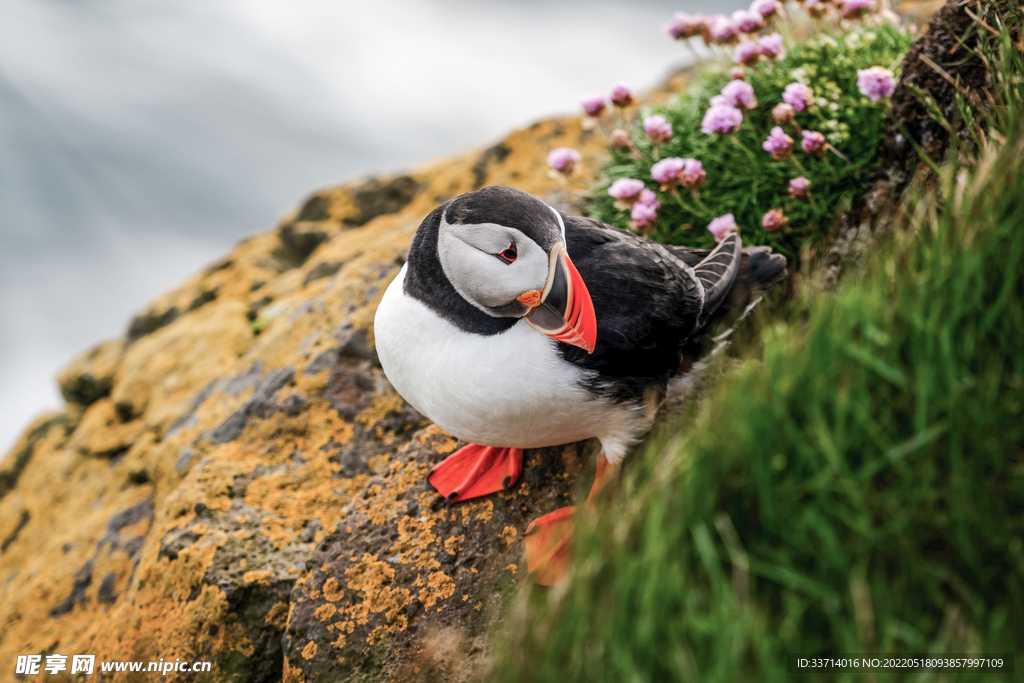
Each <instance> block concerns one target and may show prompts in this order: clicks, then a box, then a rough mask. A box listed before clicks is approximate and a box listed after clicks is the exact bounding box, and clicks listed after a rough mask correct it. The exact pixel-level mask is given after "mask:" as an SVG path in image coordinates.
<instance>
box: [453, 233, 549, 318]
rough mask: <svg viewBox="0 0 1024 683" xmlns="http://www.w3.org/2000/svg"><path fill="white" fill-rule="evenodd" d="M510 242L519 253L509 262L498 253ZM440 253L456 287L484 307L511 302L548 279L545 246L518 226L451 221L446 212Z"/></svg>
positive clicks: (470, 301)
mask: <svg viewBox="0 0 1024 683" xmlns="http://www.w3.org/2000/svg"><path fill="white" fill-rule="evenodd" d="M512 242H515V245H516V250H517V252H518V255H517V257H516V260H515V261H514V262H513V263H506V262H505V261H502V260H501V259H500V258H498V257H497V254H498V253H500V252H501V251H503V250H505V249H507V248H508V247H509V245H510V244H511V243H512ZM437 255H438V260H439V261H440V262H441V268H442V269H443V270H444V274H445V275H446V276H447V277H448V281H449V282H451V283H452V286H453V287H454V288H455V291H457V292H458V293H459V294H460V295H461V296H462V298H464V299H465V300H466V301H468V302H469V303H471V304H472V305H473V306H475V307H477V308H479V309H480V310H482V311H484V312H485V313H491V311H489V310H488V309H489V308H496V307H500V306H505V305H508V304H509V303H512V302H513V301H515V299H516V297H518V296H519V295H520V294H522V293H523V292H528V291H530V290H531V289H536V290H541V289H543V288H544V285H545V283H546V281H547V276H548V258H547V255H546V254H545V253H544V250H543V249H541V248H540V247H539V246H538V245H537V244H536V243H535V242H534V241H533V240H531V239H530V238H529V237H527V236H526V235H525V234H523V233H522V232H520V231H519V230H516V229H514V228H509V227H506V226H502V225H496V224H493V223H485V224H479V225H449V224H448V223H447V222H446V221H445V220H444V218H443V217H442V220H441V226H440V230H439V231H438V244H437ZM491 314H493V313H491Z"/></svg>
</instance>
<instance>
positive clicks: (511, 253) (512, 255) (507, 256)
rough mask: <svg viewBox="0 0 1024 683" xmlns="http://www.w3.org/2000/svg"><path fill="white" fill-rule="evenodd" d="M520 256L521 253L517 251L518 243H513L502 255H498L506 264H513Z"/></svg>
mask: <svg viewBox="0 0 1024 683" xmlns="http://www.w3.org/2000/svg"><path fill="white" fill-rule="evenodd" d="M518 256H519V252H517V251H516V243H515V242H512V243H511V244H509V245H508V246H507V247H506V248H505V251H503V252H501V253H500V254H498V258H500V259H501V260H502V261H504V262H505V263H512V262H513V261H515V260H516V258H517V257H518Z"/></svg>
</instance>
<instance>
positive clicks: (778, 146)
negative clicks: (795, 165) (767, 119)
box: [761, 126, 793, 161]
mask: <svg viewBox="0 0 1024 683" xmlns="http://www.w3.org/2000/svg"><path fill="white" fill-rule="evenodd" d="M761 148H762V149H763V150H764V151H766V152H769V153H771V155H772V159H775V160H776V161H778V160H780V159H788V158H790V157H791V156H793V138H791V137H789V136H788V135H786V132H785V131H784V130H782V128H780V127H779V126H775V127H774V128H772V132H771V133H770V134H769V135H768V139H767V140H765V141H764V143H763V144H762V145H761Z"/></svg>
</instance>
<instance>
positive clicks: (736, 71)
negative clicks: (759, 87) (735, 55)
mask: <svg viewBox="0 0 1024 683" xmlns="http://www.w3.org/2000/svg"><path fill="white" fill-rule="evenodd" d="M729 80H730V81H745V80H747V71H746V69H744V68H743V67H742V66H734V67H732V68H731V69H729Z"/></svg>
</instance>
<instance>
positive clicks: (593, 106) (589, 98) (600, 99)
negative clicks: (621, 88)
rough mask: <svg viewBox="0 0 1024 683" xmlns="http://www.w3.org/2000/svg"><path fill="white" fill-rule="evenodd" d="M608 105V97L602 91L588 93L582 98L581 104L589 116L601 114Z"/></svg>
mask: <svg viewBox="0 0 1024 683" xmlns="http://www.w3.org/2000/svg"><path fill="white" fill-rule="evenodd" d="M607 105H608V98H607V97H605V94H604V93H602V92H593V93H587V94H586V95H584V96H583V97H582V98H581V99H580V106H581V107H583V111H585V112H586V113H587V116H600V115H601V112H603V111H604V108H605V107H606V106H607Z"/></svg>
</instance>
